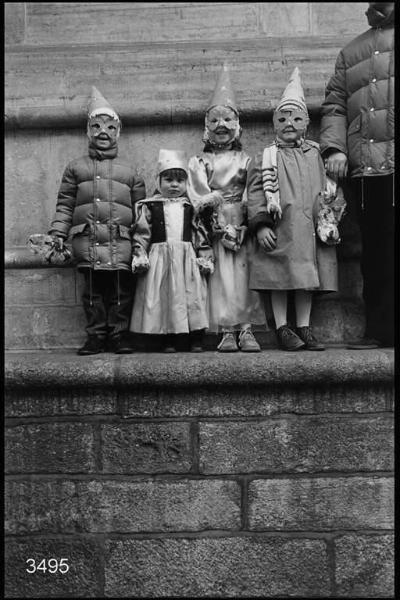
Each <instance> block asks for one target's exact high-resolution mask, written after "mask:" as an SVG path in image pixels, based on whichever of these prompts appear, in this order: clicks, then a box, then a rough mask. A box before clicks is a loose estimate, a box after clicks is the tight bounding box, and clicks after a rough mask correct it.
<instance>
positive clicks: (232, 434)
mask: <svg viewBox="0 0 400 600" xmlns="http://www.w3.org/2000/svg"><path fill="white" fill-rule="evenodd" d="M392 468H393V419H392V418H390V417H386V416H368V417H358V418H355V417H346V416H341V417H338V416H333V415H330V416H329V417H302V418H301V419H300V418H298V419H292V418H286V419H283V418H282V419H274V420H269V421H263V422H260V423H249V422H247V423H246V422H225V423H223V424H219V423H201V424H200V471H201V472H202V473H249V472H250V473H251V472H260V473H263V472H267V473H268V472H274V473H276V472H282V473H285V472H287V473H288V472H310V473H312V472H318V471H345V472H356V471H375V470H378V471H379V470H390V469H392Z"/></svg>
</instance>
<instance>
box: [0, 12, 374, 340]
mask: <svg viewBox="0 0 400 600" xmlns="http://www.w3.org/2000/svg"><path fill="white" fill-rule="evenodd" d="M365 9H366V4H365V5H364V4H363V3H356V2H354V3H351V2H350V3H349V2H342V3H340V2H339V3H335V5H334V7H333V8H331V6H330V5H329V4H327V3H319V2H315V3H313V2H303V3H293V2H287V3H285V2H278V3H267V2H261V3H243V2H232V3H208V2H207V3H205V2H194V3H193V2H180V3H174V2H167V3H163V2H152V3H141V2H135V3H118V2H113V3H112V4H110V3H104V2H103V3H96V2H92V3H89V4H88V3H62V2H60V3H38V2H35V3H30V2H28V3H6V4H5V36H6V40H5V41H6V53H5V114H6V117H5V127H6V138H5V157H6V161H5V223H6V227H5V247H6V268H7V270H6V319H5V324H6V332H5V333H6V348H8V349H24V348H57V347H58V348H66V347H74V346H78V345H80V344H81V342H82V340H83V339H84V331H83V326H84V315H83V311H82V308H81V301H80V295H81V292H80V290H81V281H80V278H79V276H77V275H76V274H74V273H73V271H72V270H71V269H70V268H68V269H43V268H41V267H42V265H41V264H40V263H39V261H38V260H35V259H34V257H32V256H30V255H29V253H28V252H27V249H26V241H27V238H28V236H29V234H31V233H40V232H45V231H47V229H48V226H49V223H50V221H51V219H52V216H53V213H54V208H55V202H56V197H57V191H58V187H59V184H60V181H61V177H62V173H63V170H64V167H65V166H66V164H67V163H68V161H69V160H71V159H72V158H75V157H76V156H79V155H81V154H83V153H85V151H86V147H87V141H86V136H85V133H84V131H85V115H86V104H87V99H88V95H89V94H90V89H91V85H96V86H97V87H98V88H99V89H100V90H101V91H102V93H103V94H104V95H105V97H106V98H107V99H108V100H109V101H110V102H111V104H112V105H113V106H114V107H115V109H116V110H117V111H118V112H119V114H120V115H121V118H122V121H123V131H122V135H121V138H120V154H121V155H123V156H126V157H127V158H128V159H129V160H130V161H131V162H132V164H133V165H134V166H135V169H136V171H137V173H138V174H139V175H141V176H142V177H144V179H145V182H146V187H147V190H148V192H149V193H152V191H153V189H154V175H155V163H156V157H157V155H158V150H159V148H160V147H170V148H172V147H176V148H182V149H184V150H186V152H187V154H188V156H190V155H192V154H195V153H196V152H198V151H200V150H201V148H202V142H201V137H202V133H203V118H204V111H205V109H206V107H207V103H208V101H209V98H210V95H211V93H212V91H213V88H214V85H215V81H216V79H217V76H218V73H219V70H220V68H221V64H222V63H223V62H224V61H227V62H228V64H229V65H230V68H231V78H232V84H233V86H234V88H235V91H236V96H237V101H238V105H239V107H240V110H241V121H242V126H243V138H242V139H243V144H244V148H245V149H246V150H247V152H248V153H249V154H250V155H254V154H255V153H256V152H258V151H260V150H261V149H262V148H263V147H264V146H265V145H266V144H267V143H268V142H270V141H271V139H272V137H273V132H272V127H271V114H272V112H271V111H272V108H273V106H274V105H275V104H276V102H277V100H278V99H279V97H280V94H281V92H282V90H283V88H284V86H285V85H286V83H287V80H288V77H289V75H290V73H291V71H292V69H293V67H294V66H296V65H297V66H299V67H300V69H301V71H302V75H303V84H304V90H305V95H306V98H307V103H308V106H309V109H310V112H311V126H310V131H309V134H310V137H311V138H312V139H315V140H318V135H319V106H320V104H321V101H322V99H323V97H324V89H325V85H326V82H327V81H328V79H329V77H330V76H331V74H332V72H333V69H334V62H335V59H336V56H337V53H338V52H339V50H340V48H341V47H342V46H343V44H344V43H345V42H346V41H349V40H350V39H351V38H353V37H354V36H355V35H357V34H358V33H360V32H361V31H363V30H365V28H366V26H367V22H366V18H365V16H364V12H365ZM342 239H343V242H342V246H341V248H340V249H339V254H340V261H341V263H340V273H339V276H340V293H339V294H338V295H331V296H330V297H329V299H328V301H327V302H324V303H322V304H321V303H320V302H319V300H317V302H316V308H315V311H314V312H315V314H314V321H315V324H316V327H317V330H318V331H319V332H321V334H322V335H323V337H324V338H325V339H326V341H328V342H329V343H341V342H343V340H346V339H350V338H355V337H357V336H358V335H359V334H360V333H361V332H362V330H363V312H362V302H361V280H360V269H359V261H358V256H359V238H358V230H357V228H356V226H355V224H354V222H353V221H352V219H351V215H350V214H348V215H347V217H345V220H344V221H343V224H342ZM339 300H340V303H339ZM266 344H267V345H268V339H267V340H266Z"/></svg>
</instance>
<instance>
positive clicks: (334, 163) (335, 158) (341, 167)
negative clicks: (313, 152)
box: [325, 152, 347, 181]
mask: <svg viewBox="0 0 400 600" xmlns="http://www.w3.org/2000/svg"><path fill="white" fill-rule="evenodd" d="M325 168H326V170H327V173H328V175H329V176H330V177H332V179H334V180H335V181H337V180H338V179H343V178H344V177H346V175H347V156H346V155H345V154H344V152H332V154H330V155H329V156H328V158H327V159H326V160H325Z"/></svg>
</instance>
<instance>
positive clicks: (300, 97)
mask: <svg viewBox="0 0 400 600" xmlns="http://www.w3.org/2000/svg"><path fill="white" fill-rule="evenodd" d="M285 106H295V107H297V108H300V109H301V110H304V112H305V113H307V114H308V111H307V105H306V101H305V98H304V92H303V86H302V85H301V78H300V69H299V68H298V67H295V68H294V69H293V71H292V74H291V76H290V78H289V83H288V84H287V86H286V88H285V91H284V92H283V94H282V97H281V99H280V101H279V103H278V106H277V107H276V109H275V110H282V108H283V107H285Z"/></svg>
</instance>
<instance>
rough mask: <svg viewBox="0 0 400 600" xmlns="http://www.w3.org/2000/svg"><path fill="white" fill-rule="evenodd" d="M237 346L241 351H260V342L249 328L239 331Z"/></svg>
mask: <svg viewBox="0 0 400 600" xmlns="http://www.w3.org/2000/svg"><path fill="white" fill-rule="evenodd" d="M238 345H239V348H240V350H241V351H242V352H260V351H261V348H260V344H259V343H258V342H257V340H256V338H255V337H254V334H253V332H252V331H251V329H243V330H242V331H241V332H240V333H239V342H238Z"/></svg>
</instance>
